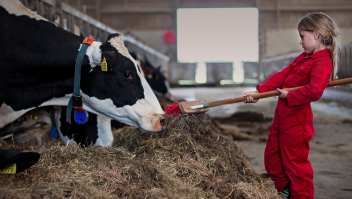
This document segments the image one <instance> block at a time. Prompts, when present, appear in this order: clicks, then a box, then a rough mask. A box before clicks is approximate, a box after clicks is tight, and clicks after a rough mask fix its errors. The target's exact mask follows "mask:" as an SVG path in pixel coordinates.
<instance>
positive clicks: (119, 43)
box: [108, 35, 144, 77]
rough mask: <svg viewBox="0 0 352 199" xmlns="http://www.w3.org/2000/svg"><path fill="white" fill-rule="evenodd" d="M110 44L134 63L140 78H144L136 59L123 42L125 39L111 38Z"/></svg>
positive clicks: (120, 37) (119, 37)
mask: <svg viewBox="0 0 352 199" xmlns="http://www.w3.org/2000/svg"><path fill="white" fill-rule="evenodd" d="M108 42H110V43H111V45H112V46H113V47H115V48H116V50H117V52H119V53H120V54H121V55H123V56H125V57H127V58H128V59H130V60H131V61H132V62H133V64H134V66H135V67H136V70H137V74H138V75H139V76H140V77H144V76H143V75H142V74H141V73H140V71H141V70H138V63H137V62H136V60H135V59H133V57H132V56H131V55H130V53H128V50H127V48H126V47H125V43H124V41H123V37H122V36H121V35H119V36H116V37H113V38H111V39H110V40H109V41H108Z"/></svg>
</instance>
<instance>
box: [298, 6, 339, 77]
mask: <svg viewBox="0 0 352 199" xmlns="http://www.w3.org/2000/svg"><path fill="white" fill-rule="evenodd" d="M297 28H298V29H299V30H304V31H311V32H317V33H319V42H321V43H322V44H325V45H326V46H330V58H331V65H332V76H331V79H332V80H335V79H337V69H338V56H337V48H338V46H339V42H338V40H337V36H339V33H338V27H337V25H336V23H335V22H334V21H333V20H332V19H331V18H330V17H329V16H328V15H327V14H325V13H322V12H314V13H309V14H307V15H306V16H304V17H303V18H302V19H301V21H300V22H299V23H298V27H297Z"/></svg>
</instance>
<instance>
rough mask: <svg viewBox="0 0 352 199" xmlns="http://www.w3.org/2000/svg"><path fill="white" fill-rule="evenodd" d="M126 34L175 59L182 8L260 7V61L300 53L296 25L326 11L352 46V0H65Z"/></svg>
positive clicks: (345, 41) (343, 41)
mask: <svg viewBox="0 0 352 199" xmlns="http://www.w3.org/2000/svg"><path fill="white" fill-rule="evenodd" d="M63 1H65V2H66V3H69V4H70V5H72V6H74V7H76V8H77V9H80V10H83V11H85V12H86V13H87V14H89V15H91V16H92V17H94V18H97V19H100V20H101V21H102V22H103V23H105V24H107V25H109V26H111V27H113V28H115V29H116V30H119V31H121V32H123V33H124V32H131V33H133V34H136V35H137V36H138V37H139V38H141V39H142V40H143V41H145V42H146V44H148V45H150V46H152V47H154V48H156V49H158V50H160V52H162V53H165V54H167V55H169V56H170V57H171V60H172V61H176V60H177V59H176V58H177V57H176V46H175V45H170V44H166V43H165V42H164V41H163V39H162V35H163V33H165V32H166V31H167V30H173V31H175V32H176V9H177V8H206V7H258V8H259V30H260V31H259V33H258V34H259V42H260V59H263V58H268V57H272V56H276V55H282V54H286V53H290V52H297V51H301V47H300V45H299V42H298V44H297V41H298V40H299V39H298V34H297V30H296V26H297V23H298V21H299V20H300V19H301V18H302V17H303V16H304V15H305V14H307V13H309V12H314V11H322V12H325V13H327V14H328V15H330V16H331V17H332V18H333V19H334V20H335V21H336V23H337V24H338V25H339V26H340V27H341V30H342V31H341V32H342V34H343V39H342V44H349V43H351V42H352V38H351V36H350V35H351V34H349V33H350V32H351V28H352V2H351V0H310V1H306V0H236V1H233V0H218V1H214V0H149V1H144V0H63Z"/></svg>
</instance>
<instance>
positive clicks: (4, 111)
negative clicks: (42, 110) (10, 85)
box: [0, 103, 35, 128]
mask: <svg viewBox="0 0 352 199" xmlns="http://www.w3.org/2000/svg"><path fill="white" fill-rule="evenodd" d="M34 108H35V107H33V108H28V109H23V110H19V111H14V110H13V109H12V107H11V106H8V105H7V104H5V103H2V105H1V107H0V128H2V127H4V126H5V125H7V124H9V123H11V122H13V121H15V120H16V119H17V118H19V117H21V116H22V115H23V114H25V113H27V112H28V111H30V110H32V109H34Z"/></svg>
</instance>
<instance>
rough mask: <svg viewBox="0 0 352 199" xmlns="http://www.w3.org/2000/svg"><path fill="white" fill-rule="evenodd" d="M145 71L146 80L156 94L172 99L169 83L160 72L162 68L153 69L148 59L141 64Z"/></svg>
mask: <svg viewBox="0 0 352 199" xmlns="http://www.w3.org/2000/svg"><path fill="white" fill-rule="evenodd" d="M141 65H142V69H143V71H144V75H145V78H146V79H147V82H148V83H149V85H150V87H151V88H152V89H153V91H154V93H155V94H156V95H158V96H166V97H170V92H169V87H170V86H169V82H168V81H167V79H166V78H165V76H164V75H163V73H162V72H161V71H160V68H161V66H159V67H157V68H155V67H153V66H152V65H151V64H150V63H149V61H148V60H147V59H145V62H144V63H142V64H141Z"/></svg>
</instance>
